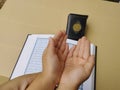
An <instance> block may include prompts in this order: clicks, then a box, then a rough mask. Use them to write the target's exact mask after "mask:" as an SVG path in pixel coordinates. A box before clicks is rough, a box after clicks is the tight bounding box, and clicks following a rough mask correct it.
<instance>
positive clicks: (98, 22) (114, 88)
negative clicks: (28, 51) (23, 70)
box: [0, 0, 120, 90]
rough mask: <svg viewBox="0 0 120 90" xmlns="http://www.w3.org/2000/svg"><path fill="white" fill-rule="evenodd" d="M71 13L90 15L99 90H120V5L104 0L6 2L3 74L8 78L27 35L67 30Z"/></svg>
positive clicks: (1, 31) (0, 50)
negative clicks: (95, 46) (95, 51)
mask: <svg viewBox="0 0 120 90" xmlns="http://www.w3.org/2000/svg"><path fill="white" fill-rule="evenodd" d="M69 13H77V14H85V15H89V17H88V21H87V29H86V36H87V37H88V38H89V40H90V41H91V42H93V43H94V44H96V45H97V47H98V52H97V79H96V90H120V86H119V84H120V77H119V76H120V72H119V70H120V65H119V64H120V41H119V38H120V35H119V34H120V26H119V24H120V4H118V3H112V2H107V1H103V0H77V1H73V0H59V1H56V0H7V2H6V3H5V5H4V7H3V8H2V9H1V10H0V75H3V76H6V77H9V76H10V74H11V72H12V70H13V67H14V65H15V63H16V61H17V58H18V56H19V53H20V50H21V48H22V46H23V43H24V41H25V39H26V36H27V34H32V33H56V32H57V31H59V30H61V29H66V25H67V16H68V14H69Z"/></svg>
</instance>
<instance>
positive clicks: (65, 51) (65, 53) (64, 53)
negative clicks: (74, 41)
mask: <svg viewBox="0 0 120 90" xmlns="http://www.w3.org/2000/svg"><path fill="white" fill-rule="evenodd" d="M65 47H66V48H65V50H64V52H63V55H64V60H66V58H67V55H68V52H69V45H68V44H66V46H65Z"/></svg>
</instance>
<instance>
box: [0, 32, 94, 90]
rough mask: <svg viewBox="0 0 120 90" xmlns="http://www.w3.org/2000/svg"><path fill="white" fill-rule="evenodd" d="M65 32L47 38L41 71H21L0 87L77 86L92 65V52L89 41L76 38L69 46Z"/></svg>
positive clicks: (63, 89)
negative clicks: (70, 46) (74, 42)
mask: <svg viewBox="0 0 120 90" xmlns="http://www.w3.org/2000/svg"><path fill="white" fill-rule="evenodd" d="M66 39H67V36H66V34H65V32H63V31H60V32H58V33H57V34H56V35H55V36H54V37H53V38H50V39H49V43H48V46H47V47H46V49H45V50H44V53H43V57H42V62H43V72H41V73H35V74H29V75H23V76H20V77H17V78H15V79H13V80H9V81H8V82H6V83H4V84H2V85H0V90H54V89H55V87H56V85H58V87H57V88H56V89H57V90H77V89H78V87H79V85H80V84H81V83H83V82H84V81H85V80H86V79H87V78H88V77H89V76H90V73H91V71H92V69H93V67H94V64H95V61H94V55H90V42H89V41H88V40H87V38H86V37H83V38H82V39H79V41H78V43H77V45H76V46H73V47H72V48H71V49H70V50H69V46H68V45H67V44H66Z"/></svg>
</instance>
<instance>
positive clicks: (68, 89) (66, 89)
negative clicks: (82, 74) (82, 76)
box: [56, 81, 79, 90]
mask: <svg viewBox="0 0 120 90" xmlns="http://www.w3.org/2000/svg"><path fill="white" fill-rule="evenodd" d="M68 82H69V81H68ZM78 88H79V87H78V86H72V85H70V84H64V83H60V84H59V86H58V88H57V89H56V90H78Z"/></svg>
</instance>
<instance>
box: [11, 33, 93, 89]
mask: <svg viewBox="0 0 120 90" xmlns="http://www.w3.org/2000/svg"><path fill="white" fill-rule="evenodd" d="M53 36H54V35H50V34H31V35H28V37H27V39H26V42H25V44H24V47H23V49H22V51H21V53H20V56H19V58H18V60H17V63H16V65H15V67H14V70H13V72H12V74H11V77H10V79H13V78H15V77H18V76H21V75H24V74H30V73H36V72H42V54H43V51H44V49H45V48H46V46H47V44H48V40H49V37H53ZM67 43H68V44H69V47H72V46H73V45H76V44H77V41H74V40H70V39H67ZM90 53H91V54H95V46H94V45H93V44H91V45H90ZM94 87H95V67H94V69H93V71H92V73H91V75H90V77H89V78H88V80H86V81H85V82H84V83H83V84H82V85H80V88H79V90H95V88H94Z"/></svg>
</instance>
